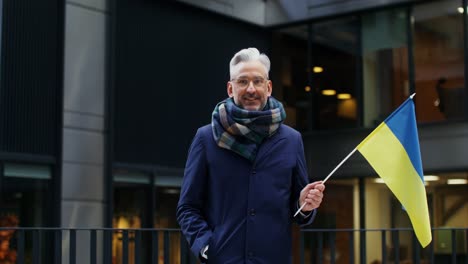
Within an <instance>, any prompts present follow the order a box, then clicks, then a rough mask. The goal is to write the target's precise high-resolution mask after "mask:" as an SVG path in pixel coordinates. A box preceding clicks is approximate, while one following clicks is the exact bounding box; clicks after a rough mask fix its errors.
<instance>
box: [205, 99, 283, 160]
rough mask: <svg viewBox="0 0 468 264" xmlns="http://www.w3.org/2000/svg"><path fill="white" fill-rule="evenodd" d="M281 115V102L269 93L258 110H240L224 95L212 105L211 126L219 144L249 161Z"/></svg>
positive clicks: (273, 132)
mask: <svg viewBox="0 0 468 264" xmlns="http://www.w3.org/2000/svg"><path fill="white" fill-rule="evenodd" d="M285 118H286V112H285V111H284V108H283V105H282V104H281V103H280V102H279V101H278V100H276V99H275V98H273V97H271V96H270V97H269V98H268V102H267V104H266V106H265V108H264V109H263V110H262V111H248V110H245V109H242V108H240V107H238V106H237V105H235V103H234V100H233V99H232V98H228V99H226V100H224V101H222V102H219V103H218V104H217V105H216V107H215V109H214V111H213V115H212V120H211V127H212V129H213V137H214V139H215V141H216V143H217V144H218V146H219V147H221V148H225V149H229V150H232V151H234V152H235V153H237V154H239V155H241V156H242V157H245V158H246V159H248V160H250V161H252V162H253V161H254V160H255V157H256V156H257V152H258V147H259V146H260V144H261V143H262V142H263V140H264V139H265V138H267V137H270V136H272V135H273V134H275V132H276V130H277V129H278V128H279V126H280V125H281V123H282V122H283V120H284V119H285Z"/></svg>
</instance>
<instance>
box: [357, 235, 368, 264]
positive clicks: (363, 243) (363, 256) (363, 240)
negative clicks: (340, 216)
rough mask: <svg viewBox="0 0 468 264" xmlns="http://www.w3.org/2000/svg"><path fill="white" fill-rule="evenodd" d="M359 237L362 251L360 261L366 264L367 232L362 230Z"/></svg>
mask: <svg viewBox="0 0 468 264" xmlns="http://www.w3.org/2000/svg"><path fill="white" fill-rule="evenodd" d="M359 234H360V235H359V237H360V247H359V248H360V251H359V253H360V254H359V255H360V259H361V264H366V249H367V246H366V230H365V229H361V230H359Z"/></svg>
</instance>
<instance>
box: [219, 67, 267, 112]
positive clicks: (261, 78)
mask: <svg viewBox="0 0 468 264" xmlns="http://www.w3.org/2000/svg"><path fill="white" fill-rule="evenodd" d="M266 76H267V72H266V68H265V66H263V64H262V63H261V62H259V61H247V62H241V63H239V64H238V65H237V71H236V73H235V74H234V76H233V79H232V80H231V81H229V82H228V83H227V92H228V95H229V97H232V98H234V102H235V103H236V105H237V106H239V107H241V108H243V109H245V110H249V111H259V110H262V109H263V107H264V106H265V104H266V102H267V100H268V97H269V96H270V95H271V90H272V83H271V81H270V80H268V79H267V77H266Z"/></svg>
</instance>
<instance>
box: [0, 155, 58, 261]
mask: <svg viewBox="0 0 468 264" xmlns="http://www.w3.org/2000/svg"><path fill="white" fill-rule="evenodd" d="M2 174H3V175H1V176H0V177H1V179H0V183H1V190H0V227H47V226H50V225H51V222H52V217H53V215H52V208H51V205H52V204H53V203H52V191H51V190H52V189H51V179H52V175H51V169H50V167H49V166H39V165H30V164H19V163H6V164H3V171H2ZM15 238H16V232H15V231H11V230H10V231H2V232H0V263H15V262H16V251H17V243H16V239H15ZM49 239H50V237H49V236H48V234H44V235H43V236H42V237H41V240H42V241H41V242H42V243H43V245H46V244H47V243H46V241H47V242H50V240H49ZM51 249H52V248H51V247H48V246H47V247H43V248H42V249H41V250H42V251H43V252H42V256H43V261H44V260H45V259H46V253H45V251H50V250H51ZM25 251H26V255H25V260H26V262H28V263H30V262H31V259H32V254H31V253H32V238H31V237H30V236H26V240H25Z"/></svg>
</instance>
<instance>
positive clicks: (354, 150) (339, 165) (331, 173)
mask: <svg viewBox="0 0 468 264" xmlns="http://www.w3.org/2000/svg"><path fill="white" fill-rule="evenodd" d="M356 150H357V148H354V149H353V151H351V153H349V154H348V156H346V158H344V159H343V160H342V161H341V162H340V164H338V166H336V167H335V169H333V170H332V171H331V172H330V174H328V176H327V177H326V178H325V180H323V181H322V184H324V183H325V182H326V181H327V180H328V179H329V178H330V177H331V176H332V175H333V173H335V171H336V170H337V169H338V168H340V167H341V165H343V163H345V161H346V160H348V159H349V157H351V155H353V154H354V152H356ZM306 204H307V203H303V204H302V205H301V208H299V209H298V210H297V211H296V213H295V214H294V217H296V215H297V214H298V213H299V212H300V211H301V210H302V209H303V208H304V206H305V205H306Z"/></svg>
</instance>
